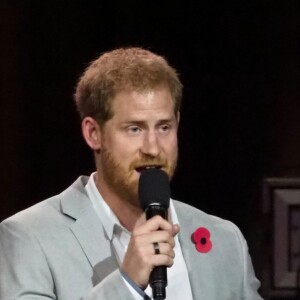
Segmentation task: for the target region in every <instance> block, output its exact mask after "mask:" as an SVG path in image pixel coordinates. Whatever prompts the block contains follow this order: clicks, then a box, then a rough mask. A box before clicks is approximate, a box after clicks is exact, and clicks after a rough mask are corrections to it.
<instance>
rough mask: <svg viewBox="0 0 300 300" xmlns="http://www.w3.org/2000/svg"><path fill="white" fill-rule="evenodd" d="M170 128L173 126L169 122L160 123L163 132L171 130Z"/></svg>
mask: <svg viewBox="0 0 300 300" xmlns="http://www.w3.org/2000/svg"><path fill="white" fill-rule="evenodd" d="M170 128H171V126H170V125H169V124H162V125H160V127H159V130H160V131H161V132H167V131H169V130H170Z"/></svg>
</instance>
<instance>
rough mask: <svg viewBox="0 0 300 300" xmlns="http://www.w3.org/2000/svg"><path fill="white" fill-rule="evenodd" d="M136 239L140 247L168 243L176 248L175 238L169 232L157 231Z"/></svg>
mask: <svg viewBox="0 0 300 300" xmlns="http://www.w3.org/2000/svg"><path fill="white" fill-rule="evenodd" d="M134 238H136V239H137V240H138V241H139V243H140V245H149V244H153V243H155V242H157V243H168V244H169V245H170V246H171V247H172V248H174V247H175V240H174V237H173V236H172V235H171V234H170V232H168V231H164V230H157V231H153V232H150V233H147V234H143V235H139V236H136V237H134Z"/></svg>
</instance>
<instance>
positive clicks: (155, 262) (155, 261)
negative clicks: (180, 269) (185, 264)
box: [150, 254, 174, 267]
mask: <svg viewBox="0 0 300 300" xmlns="http://www.w3.org/2000/svg"><path fill="white" fill-rule="evenodd" d="M150 260H151V264H152V266H154V267H159V266H167V267H172V266H173V264H174V259H173V258H172V257H171V256H169V255H164V254H158V255H153V256H151V258H150Z"/></svg>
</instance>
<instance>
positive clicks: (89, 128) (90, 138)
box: [81, 117, 101, 151]
mask: <svg viewBox="0 0 300 300" xmlns="http://www.w3.org/2000/svg"><path fill="white" fill-rule="evenodd" d="M81 130H82V135H83V137H84V139H85V141H86V143H87V144H88V145H89V147H90V148H91V149H92V150H94V151H99V150H100V149H101V128H100V125H99V124H98V122H97V121H96V120H94V119H93V118H91V117H85V118H84V119H83V120H82V122H81Z"/></svg>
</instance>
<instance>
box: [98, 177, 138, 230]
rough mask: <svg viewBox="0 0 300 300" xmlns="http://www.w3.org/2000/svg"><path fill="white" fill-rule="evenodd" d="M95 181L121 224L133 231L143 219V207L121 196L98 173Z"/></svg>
mask: <svg viewBox="0 0 300 300" xmlns="http://www.w3.org/2000/svg"><path fill="white" fill-rule="evenodd" d="M94 179H95V183H96V186H97V189H98V191H99V192H100V193H101V196H102V197H103V199H104V201H105V202H106V204H107V205H108V206H109V207H110V209H111V210H112V211H113V212H114V214H115V215H116V216H117V218H118V219H119V221H120V224H121V225H122V226H124V227H125V228H126V229H127V230H129V231H130V232H132V230H133V228H134V227H135V225H136V223H137V221H138V220H139V219H141V216H142V215H143V211H142V209H141V207H139V206H138V205H135V204H133V203H131V202H130V201H128V200H126V199H124V198H122V197H120V196H119V195H118V194H117V193H115V192H114V191H113V190H112V189H111V188H110V187H109V185H107V183H106V182H105V181H104V180H103V178H101V177H100V176H99V175H98V173H96V174H95V178H94Z"/></svg>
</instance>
